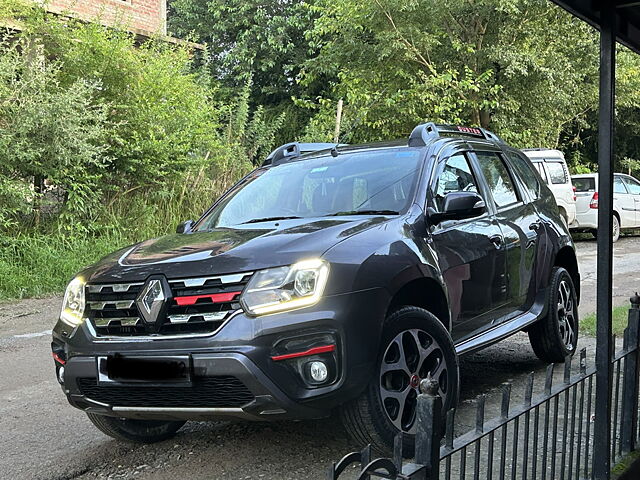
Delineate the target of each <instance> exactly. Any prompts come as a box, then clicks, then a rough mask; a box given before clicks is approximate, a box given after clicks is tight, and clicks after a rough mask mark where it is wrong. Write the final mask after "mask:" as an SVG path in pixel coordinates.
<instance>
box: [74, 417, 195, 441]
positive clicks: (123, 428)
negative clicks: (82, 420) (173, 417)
mask: <svg viewBox="0 0 640 480" xmlns="http://www.w3.org/2000/svg"><path fill="white" fill-rule="evenodd" d="M87 416H88V417H89V420H91V423H93V424H94V425H95V426H96V427H97V428H98V430H100V431H101V432H102V433H104V434H106V435H109V436H110V437H113V438H115V439H116V440H124V441H127V442H137V443H155V442H161V441H162V440H166V439H168V438H171V437H173V436H174V435H175V434H176V432H177V431H178V430H180V427H182V426H183V425H184V424H185V422H175V421H165V420H137V419H133V418H116V417H107V416H105V415H96V414H95V413H87Z"/></svg>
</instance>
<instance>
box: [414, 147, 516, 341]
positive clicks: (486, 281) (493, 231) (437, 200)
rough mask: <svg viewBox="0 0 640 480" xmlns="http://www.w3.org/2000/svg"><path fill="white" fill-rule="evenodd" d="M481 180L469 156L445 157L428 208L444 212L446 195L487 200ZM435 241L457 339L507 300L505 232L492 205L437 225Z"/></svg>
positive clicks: (486, 321)
mask: <svg viewBox="0 0 640 480" xmlns="http://www.w3.org/2000/svg"><path fill="white" fill-rule="evenodd" d="M477 179H478V172H477V170H475V169H474V168H473V167H472V163H471V162H470V160H469V157H468V155H467V154H465V153H458V154H454V155H452V156H450V157H448V158H445V159H442V160H441V161H439V162H438V165H437V167H436V170H435V173H434V176H433V178H432V181H431V183H430V187H429V194H428V201H427V205H428V209H429V210H431V211H436V212H439V211H441V209H442V205H443V201H444V198H445V196H446V195H447V194H449V193H451V192H459V191H473V192H476V193H478V194H479V195H481V196H482V197H483V198H485V201H486V202H487V201H488V200H489V198H487V197H486V188H485V187H484V186H483V185H481V184H480V183H479V182H478V180H477ZM487 204H488V205H491V204H490V203H489V202H487ZM431 241H432V242H433V245H434V249H435V251H436V253H437V256H438V259H439V262H440V269H441V271H442V274H443V277H444V281H445V283H446V286H447V291H448V295H449V304H450V306H451V307H450V310H451V320H452V336H453V339H454V340H455V341H456V342H457V341H459V340H462V339H464V338H468V337H469V336H472V335H473V334H475V333H477V332H478V331H480V330H482V329H483V328H487V327H488V326H490V325H491V321H490V319H491V318H492V317H493V314H492V312H493V311H494V310H496V309H497V308H500V307H501V306H502V305H503V303H504V301H505V296H506V291H505V257H504V249H503V242H502V232H501V230H500V226H499V225H498V223H497V220H496V218H495V214H494V212H493V209H492V208H489V209H488V211H486V212H485V213H483V214H482V215H480V216H478V217H475V218H469V219H465V220H444V221H442V222H440V223H438V224H437V225H434V226H432V227H431Z"/></svg>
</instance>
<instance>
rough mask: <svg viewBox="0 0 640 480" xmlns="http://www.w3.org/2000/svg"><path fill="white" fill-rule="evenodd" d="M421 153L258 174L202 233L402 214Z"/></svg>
mask: <svg viewBox="0 0 640 480" xmlns="http://www.w3.org/2000/svg"><path fill="white" fill-rule="evenodd" d="M419 165H420V151H419V150H413V149H408V148H407V147H404V148H395V149H386V150H384V151H379V150H378V151H368V152H355V153H341V154H340V155H338V156H337V157H332V156H326V157H313V158H309V159H307V160H300V161H297V162H292V163H287V164H283V165H278V166H275V167H271V168H266V169H259V170H256V171H255V172H253V173H251V174H250V175H249V176H248V177H247V178H245V180H244V181H243V182H242V183H241V184H240V185H239V186H238V187H236V188H235V189H234V190H233V191H231V192H230V194H229V195H227V197H226V198H224V200H222V201H221V202H220V203H219V204H218V205H217V206H216V207H215V208H214V209H213V210H212V211H211V212H209V214H208V215H207V216H206V217H205V218H204V220H203V221H202V222H201V224H200V225H199V226H198V229H197V230H199V231H203V230H211V229H213V228H224V227H234V226H237V225H242V224H247V223H257V222H260V221H270V220H283V219H287V218H307V217H324V216H332V215H369V214H371V215H373V214H388V215H393V214H398V213H402V212H403V211H404V210H406V209H407V208H408V206H409V202H410V201H411V198H412V195H413V189H414V188H415V185H416V180H417V176H418V169H419Z"/></svg>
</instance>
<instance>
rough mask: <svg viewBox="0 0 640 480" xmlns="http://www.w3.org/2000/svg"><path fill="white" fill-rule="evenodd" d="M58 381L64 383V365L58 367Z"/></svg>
mask: <svg viewBox="0 0 640 480" xmlns="http://www.w3.org/2000/svg"><path fill="white" fill-rule="evenodd" d="M58 382H60V385H64V367H60V368H58Z"/></svg>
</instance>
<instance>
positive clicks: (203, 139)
mask: <svg viewBox="0 0 640 480" xmlns="http://www.w3.org/2000/svg"><path fill="white" fill-rule="evenodd" d="M39 29H40V30H41V31H42V30H44V32H46V36H45V38H46V49H47V52H48V53H49V54H50V55H52V56H55V58H58V59H59V61H60V62H61V63H62V64H63V65H64V69H63V70H62V71H61V77H62V80H63V81H64V82H67V83H68V82H74V81H77V79H80V78H82V79H87V80H89V81H92V82H96V83H98V84H99V85H100V86H101V88H100V95H99V101H100V102H102V103H105V104H108V105H110V109H109V114H110V115H109V116H110V121H111V125H112V128H111V131H110V132H109V139H110V140H109V143H108V153H109V156H110V157H112V158H113V159H114V160H113V163H112V168H111V171H112V172H113V173H114V174H115V173H116V172H117V175H114V178H113V179H112V180H113V181H111V182H110V183H111V184H112V185H113V184H116V185H123V186H126V187H129V188H130V187H134V186H138V185H146V186H150V185H156V186H157V185H162V184H164V183H165V182H166V181H167V179H169V178H171V177H173V176H175V175H176V174H181V173H184V172H186V171H188V170H190V169H197V168H199V167H200V166H202V161H203V160H204V159H205V158H207V159H209V158H211V155H212V154H214V153H215V152H217V151H218V150H219V149H220V146H221V145H220V142H219V138H218V136H217V128H218V126H219V125H218V115H219V111H218V110H219V109H218V108H217V105H216V104H215V102H214V101H213V95H214V94H215V90H212V89H211V88H209V86H208V85H205V84H203V83H202V82H201V77H200V76H199V75H197V73H192V72H190V66H191V64H190V61H191V60H190V51H189V50H188V49H186V48H184V47H175V46H173V45H168V44H163V43H161V42H159V41H149V42H147V43H145V44H143V45H141V46H136V45H135V40H134V38H133V37H132V36H131V35H129V34H126V33H123V32H119V31H116V30H108V29H105V28H104V27H101V26H99V25H91V24H89V25H79V24H76V25H73V26H72V27H71V28H69V27H68V26H66V25H62V24H60V23H59V22H57V21H51V20H49V21H48V22H46V24H44V25H41V26H39Z"/></svg>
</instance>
